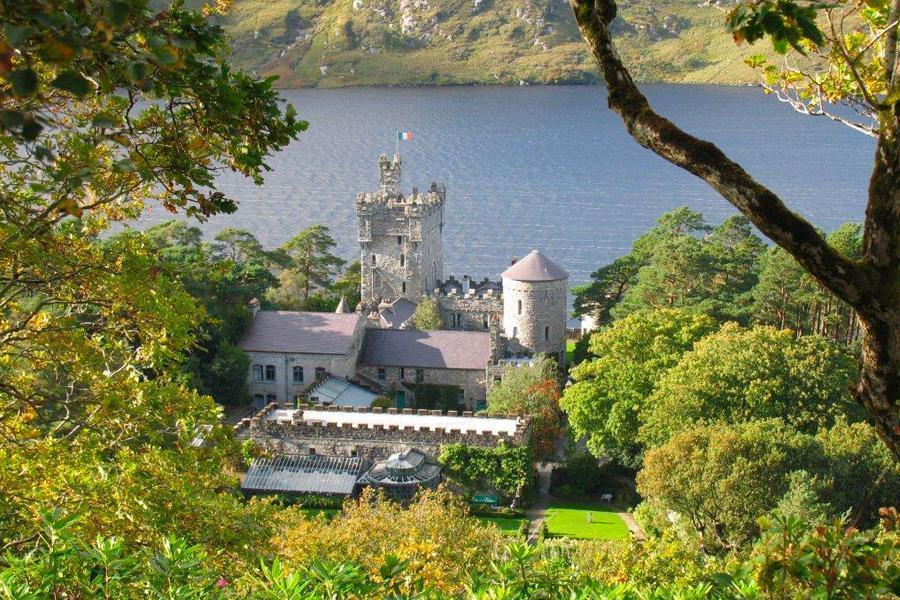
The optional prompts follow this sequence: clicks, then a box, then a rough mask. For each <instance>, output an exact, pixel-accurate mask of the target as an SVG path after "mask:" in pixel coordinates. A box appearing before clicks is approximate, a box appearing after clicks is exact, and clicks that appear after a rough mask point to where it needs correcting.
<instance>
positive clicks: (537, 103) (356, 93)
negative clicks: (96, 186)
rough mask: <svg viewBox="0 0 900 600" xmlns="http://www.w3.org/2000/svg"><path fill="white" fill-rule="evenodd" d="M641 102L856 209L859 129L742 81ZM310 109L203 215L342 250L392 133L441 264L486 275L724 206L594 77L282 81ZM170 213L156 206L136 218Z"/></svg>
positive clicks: (581, 273)
mask: <svg viewBox="0 0 900 600" xmlns="http://www.w3.org/2000/svg"><path fill="white" fill-rule="evenodd" d="M644 89H645V91H646V92H647V94H648V96H649V97H650V100H651V102H652V103H653V105H654V107H655V108H656V109H657V110H658V111H659V112H661V113H662V114H664V115H667V116H668V117H669V118H671V119H672V120H673V121H674V122H675V123H677V124H678V125H679V126H681V127H682V128H684V129H686V130H687V131H688V132H691V133H693V134H695V135H698V136H700V137H705V138H707V139H710V140H711V141H713V142H715V143H716V144H718V145H719V146H720V147H721V148H722V149H723V150H724V151H725V152H726V153H728V154H730V155H731V157H732V158H733V159H735V160H737V161H738V162H740V163H741V164H743V166H744V167H745V168H746V169H747V170H748V171H749V172H750V173H751V174H752V175H754V176H755V177H756V178H757V179H758V180H759V181H761V182H762V183H764V184H765V185H767V186H769V187H771V188H772V189H773V190H774V191H775V192H776V193H778V194H780V195H781V197H782V199H783V200H784V201H785V202H786V203H787V204H788V205H789V206H790V207H791V208H792V209H793V210H795V211H797V212H799V213H801V214H803V215H804V216H806V217H807V218H809V219H810V220H811V221H812V222H813V223H814V224H815V225H816V226H818V227H821V228H823V229H826V230H831V229H834V228H835V227H837V226H838V225H840V224H841V223H844V222H846V221H861V220H862V218H863V216H864V210H865V198H866V196H865V192H866V183H867V181H868V177H869V170H870V166H871V164H872V153H873V150H874V142H873V140H872V139H871V138H868V137H866V136H864V135H862V134H859V133H856V132H854V131H851V130H849V129H848V128H846V127H843V126H841V125H838V124H836V123H832V122H830V121H826V120H825V119H822V118H812V117H803V116H800V115H797V114H795V113H793V112H792V111H791V110H790V109H789V108H787V107H786V106H785V105H783V104H780V103H779V102H778V101H777V100H775V99H774V98H771V97H765V96H763V95H762V93H761V92H760V91H759V90H757V89H753V88H746V87H720V86H678V85H663V84H660V85H647V86H644ZM282 95H283V97H284V98H285V99H286V100H287V101H289V102H291V103H293V104H294V106H295V107H296V108H297V111H298V112H299V114H300V116H301V117H302V118H304V119H306V120H308V121H309V122H310V128H309V131H308V132H307V133H306V134H304V135H303V136H302V138H301V140H300V141H299V142H296V143H294V144H292V145H291V146H290V147H288V148H287V149H286V150H285V151H284V152H282V153H280V154H278V155H276V156H274V157H272V158H271V159H270V160H269V165H270V166H271V167H272V172H270V173H269V174H268V175H267V176H266V182H265V184H264V185H262V186H259V187H257V186H255V185H253V184H252V182H250V181H248V180H245V179H243V178H241V177H237V176H235V175H233V174H225V175H223V176H222V177H220V179H219V185H220V189H222V190H223V191H224V192H226V193H227V194H228V195H229V196H231V197H233V198H235V199H238V200H239V201H240V208H239V210H238V212H237V213H236V214H233V215H224V216H219V217H215V218H213V219H211V220H210V221H209V222H208V223H206V224H204V225H203V229H204V231H206V232H208V233H212V232H215V231H218V230H219V229H221V228H223V227H227V226H235V227H241V228H244V229H248V230H250V231H251V232H253V234H254V235H256V236H257V237H258V238H259V239H260V240H261V241H262V242H263V243H264V244H265V245H267V246H276V245H278V244H281V243H282V242H284V241H285V240H287V239H288V238H290V237H291V236H293V235H294V234H296V233H297V232H299V231H300V230H301V229H303V228H305V227H307V226H309V225H311V224H314V223H323V224H325V225H327V226H328V227H329V228H330V229H331V231H332V233H333V235H334V237H335V239H336V240H337V242H338V244H339V248H338V251H339V254H341V255H342V256H344V257H345V258H351V257H355V256H356V222H355V215H354V200H355V198H356V194H357V192H360V191H364V190H374V189H377V187H378V170H377V159H378V156H379V155H380V154H381V153H388V154H391V153H393V152H394V147H395V139H396V131H397V130H398V129H399V130H404V131H412V132H414V139H413V140H412V141H403V142H400V153H401V155H402V158H403V189H404V190H405V191H406V192H408V191H409V190H410V189H411V188H412V187H413V186H416V187H418V188H420V189H425V188H427V187H428V186H429V185H430V183H431V182H432V181H435V180H439V181H441V180H442V181H443V182H444V183H445V185H446V186H447V204H446V208H445V213H444V214H445V219H446V221H445V222H446V224H445V227H444V261H445V267H444V273H445V274H446V275H449V274H454V275H457V276H462V275H464V274H468V275H472V276H473V277H481V276H492V277H493V276H496V275H497V274H499V273H500V272H501V271H502V270H503V269H504V268H505V266H506V265H508V264H509V260H510V258H512V257H521V256H523V255H525V254H526V253H527V252H529V251H530V250H531V249H533V248H539V249H541V250H542V251H543V252H544V253H545V254H547V255H548V256H550V257H551V258H553V259H555V260H556V261H557V262H559V263H561V264H562V265H563V266H564V267H565V268H566V269H567V270H568V271H569V272H570V273H571V275H572V278H571V282H572V283H573V284H575V283H579V282H582V281H584V280H585V279H587V277H588V276H589V274H590V273H591V271H593V270H594V269H596V268H597V267H598V266H600V265H602V264H605V263H607V262H609V261H611V260H612V259H614V258H616V257H617V256H620V255H622V254H624V253H626V252H628V250H629V248H630V246H631V243H632V241H633V240H634V239H635V238H636V237H637V236H639V235H640V234H641V233H642V232H644V231H645V230H646V229H647V228H649V227H651V226H652V225H653V223H654V221H655V220H656V218H657V217H658V216H659V215H660V214H662V213H663V212H665V211H667V210H669V209H671V208H674V207H676V206H680V205H688V206H690V207H691V208H694V209H696V210H699V211H701V212H703V213H704V215H706V217H707V219H708V220H709V221H710V222H713V223H718V222H720V221H721V220H722V219H723V218H724V217H726V216H728V215H730V214H733V212H734V211H733V209H731V207H730V206H729V205H728V204H727V203H726V202H725V201H724V200H723V199H721V198H720V197H719V196H718V195H716V194H715V192H713V191H712V190H711V189H709V188H708V187H707V186H706V185H705V184H703V183H702V182H700V181H699V180H698V179H696V178H694V177H693V176H691V175H689V174H687V173H685V172H683V171H681V170H680V169H677V168H675V167H673V166H671V165H669V164H668V163H666V162H665V161H663V160H662V159H659V158H657V157H656V156H655V155H654V154H652V153H651V152H650V151H649V150H645V149H643V148H641V147H640V146H638V145H637V144H636V143H634V142H633V141H632V140H631V138H629V137H628V136H627V134H626V133H625V131H624V129H623V127H622V124H621V122H620V121H619V119H618V118H617V117H616V116H615V115H614V114H613V113H612V112H611V111H609V110H608V109H607V108H606V99H605V95H604V91H603V88H600V87H593V86H562V87H519V88H500V87H498V88H489V87H445V88H410V89H398V88H363V89H342V90H284V91H283V92H282ZM169 218H171V215H169V214H168V213H166V212H165V211H164V210H162V209H159V208H157V209H156V210H155V211H153V212H151V213H149V214H148V215H147V216H146V217H145V218H143V219H142V221H141V223H140V224H139V225H140V226H146V225H147V224H152V223H157V222H160V221H163V220H167V219H169Z"/></svg>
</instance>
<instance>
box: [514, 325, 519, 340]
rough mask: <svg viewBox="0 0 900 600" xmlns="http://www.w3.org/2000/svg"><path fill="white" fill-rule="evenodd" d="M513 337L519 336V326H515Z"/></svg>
mask: <svg viewBox="0 0 900 600" xmlns="http://www.w3.org/2000/svg"><path fill="white" fill-rule="evenodd" d="M513 337H514V338H517V337H519V328H518V327H513Z"/></svg>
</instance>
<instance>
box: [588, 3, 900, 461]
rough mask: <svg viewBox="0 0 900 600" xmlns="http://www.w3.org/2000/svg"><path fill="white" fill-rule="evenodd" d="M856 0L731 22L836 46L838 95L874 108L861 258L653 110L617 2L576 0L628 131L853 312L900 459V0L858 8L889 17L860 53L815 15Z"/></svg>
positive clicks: (872, 388) (747, 34)
mask: <svg viewBox="0 0 900 600" xmlns="http://www.w3.org/2000/svg"><path fill="white" fill-rule="evenodd" d="M852 7H863V5H861V4H859V3H856V2H850V0H838V1H837V2H833V3H829V4H821V5H817V4H802V5H801V3H798V2H796V1H795V0H783V1H780V2H777V3H776V2H773V1H772V0H762V1H757V0H754V1H750V0H745V1H742V2H739V3H738V4H737V6H735V7H734V8H733V9H732V11H731V13H730V17H729V27H730V28H731V30H732V31H733V33H734V34H735V37H736V39H738V40H741V39H745V40H747V41H748V42H754V41H756V40H758V39H760V38H763V37H767V36H768V37H770V38H771V39H772V40H773V42H774V44H775V48H776V50H782V51H783V50H786V49H787V46H788V45H791V46H794V47H795V48H796V47H802V44H812V45H814V46H817V47H822V46H825V47H828V44H831V46H830V47H831V48H833V49H835V50H837V52H838V53H839V54H840V56H841V57H842V60H843V63H839V64H842V65H843V67H844V68H842V69H841V72H842V73H844V74H846V76H849V77H851V78H852V79H854V80H855V85H856V86H858V87H857V88H852V87H851V88H845V90H844V91H843V92H842V94H841V96H842V97H844V98H847V99H849V100H850V101H851V102H854V101H859V102H865V103H867V106H868V107H869V108H870V109H871V110H872V112H873V114H875V115H877V122H878V134H877V144H876V151H875V164H874V168H873V170H872V176H871V178H870V181H869V190H868V205H867V210H866V220H865V224H864V227H863V248H862V253H861V256H860V258H859V259H851V258H849V257H847V256H844V255H843V254H842V253H840V252H838V251H837V250H835V249H834V248H832V247H831V246H829V244H828V243H827V241H826V240H825V239H824V237H823V236H822V235H821V234H819V233H818V232H817V231H816V230H815V228H814V227H813V226H812V225H810V224H809V223H808V222H807V221H806V220H805V219H803V218H802V217H801V216H799V215H798V214H796V213H794V212H791V211H790V210H789V209H788V207H787V206H785V204H784V202H782V200H781V199H780V198H779V197H778V196H777V195H776V194H774V193H773V192H772V191H771V190H769V189H767V188H766V187H765V186H763V185H761V184H760V183H758V182H757V181H756V180H754V179H753V178H752V177H751V176H750V175H749V174H748V173H747V172H746V171H745V170H744V169H743V168H741V166H740V165H738V164H737V163H735V162H734V161H732V160H730V159H729V158H728V157H727V156H726V155H725V154H724V153H723V152H722V151H721V150H719V149H718V148H717V147H716V146H715V145H713V144H711V143H709V142H707V141H705V140H701V139H698V138H696V137H694V136H691V135H689V134H688V133H685V132H684V131H682V130H681V129H679V128H678V127H677V126H675V125H674V124H673V123H672V122H671V121H669V120H667V119H665V118H664V117H662V116H660V115H659V114H657V113H656V112H655V111H654V110H653V109H652V108H651V106H650V103H649V102H648V101H647V98H646V97H645V96H644V95H643V94H642V93H641V91H640V90H639V89H638V87H637V86H636V85H635V83H634V80H633V79H632V78H631V75H630V74H629V72H628V70H627V68H626V67H625V65H624V64H623V63H622V60H621V59H620V58H619V54H618V53H617V52H616V49H615V44H614V43H613V41H612V36H611V35H610V30H609V27H610V23H612V21H613V19H614V18H615V16H616V3H615V0H572V8H573V10H574V12H575V19H576V22H577V23H578V26H579V28H580V30H581V33H582V35H583V37H584V39H585V42H586V43H587V45H588V47H589V48H590V50H591V52H592V53H593V55H594V58H595V59H596V60H597V63H598V65H599V67H600V71H601V73H602V75H603V79H604V81H605V82H606V87H607V99H608V104H609V107H610V108H611V109H612V110H613V111H615V112H616V113H617V114H618V115H619V116H620V117H621V118H622V120H623V122H624V124H625V127H626V129H627V131H628V133H629V134H630V135H631V136H632V137H633V138H634V139H635V140H636V141H637V142H638V143H639V144H641V145H643V146H645V147H647V148H649V149H650V150H652V151H653V152H655V153H656V154H658V155H659V156H661V157H662V158H664V159H666V160H668V161H669V162H671V163H672V164H674V165H676V166H679V167H681V168H683V169H685V170H687V171H688V172H690V173H693V174H694V175H696V176H697V177H699V178H701V179H702V180H704V181H705V182H706V183H707V184H709V185H710V186H711V187H712V188H713V189H715V190H716V191H717V192H719V194H721V195H722V197H723V198H725V199H726V200H727V201H728V202H730V203H731V204H732V205H734V206H735V207H736V208H737V209H738V210H739V211H740V212H741V213H742V214H744V215H745V216H746V217H747V218H748V219H749V220H750V221H751V222H752V223H753V224H754V225H756V227H757V228H758V229H759V230H760V231H761V232H762V233H763V234H765V235H766V236H767V237H768V238H769V239H771V240H772V241H773V242H774V243H775V244H777V245H778V246H780V247H782V248H784V249H785V250H786V251H787V252H788V253H789V254H791V255H792V256H793V257H794V258H795V259H796V260H797V262H798V263H800V265H801V266H802V267H803V268H804V270H806V271H807V272H808V273H810V275H812V277H813V278H815V279H816V281H818V282H819V283H820V284H821V285H822V286H823V287H825V288H826V289H828V290H829V291H831V292H832V293H833V294H834V295H835V296H837V297H838V298H839V299H841V300H842V301H844V302H846V303H847V304H848V305H850V306H851V307H852V308H853V309H854V310H855V311H856V313H857V315H858V317H859V322H860V327H861V330H862V355H861V361H860V362H861V368H860V376H859V379H858V382H857V383H856V386H855V389H854V395H855V397H856V399H857V401H859V402H860V404H862V406H863V407H864V408H865V409H866V411H867V412H868V413H869V415H870V416H871V418H872V419H873V420H874V422H875V424H876V426H877V429H878V433H879V436H880V437H881V439H882V440H883V441H884V443H885V444H887V446H888V447H889V448H890V449H891V452H892V453H893V454H894V457H895V458H897V459H900V404H898V398H900V284H898V283H897V282H900V224H898V220H897V214H898V213H900V72H898V71H900V69H898V67H897V62H898V50H897V37H898V18H900V0H873V1H871V2H867V3H865V6H864V8H861V10H866V11H873V12H872V13H871V15H872V16H871V18H870V20H874V22H878V23H883V28H882V29H880V30H879V31H878V32H876V33H874V34H873V35H872V38H873V42H877V43H873V44H871V45H867V44H865V43H863V44H862V45H861V49H860V53H857V54H854V55H850V54H849V53H848V52H847V48H846V45H844V44H843V43H841V39H840V38H839V36H832V38H831V39H826V38H825V36H823V35H822V32H821V31H820V29H819V27H818V26H817V24H816V22H815V16H816V12H817V10H825V11H829V10H834V9H836V8H837V9H843V8H852ZM826 16H828V13H826ZM857 47H859V46H857ZM879 54H880V55H879ZM848 56H852V57H858V58H859V57H862V58H864V57H867V56H868V57H874V58H872V61H871V62H870V63H867V64H872V65H873V67H874V69H873V71H872V76H871V77H866V78H863V77H861V76H860V74H859V67H858V65H857V64H856V58H852V57H851V58H850V60H847V57H848ZM866 60H868V59H866ZM871 81H876V82H878V83H877V85H873V84H872V83H871ZM867 82H869V83H867Z"/></svg>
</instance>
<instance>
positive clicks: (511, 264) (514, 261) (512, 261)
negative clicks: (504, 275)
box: [509, 256, 519, 266]
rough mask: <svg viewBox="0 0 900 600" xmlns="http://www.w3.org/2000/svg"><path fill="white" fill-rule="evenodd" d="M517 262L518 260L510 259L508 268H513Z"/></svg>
mask: <svg viewBox="0 0 900 600" xmlns="http://www.w3.org/2000/svg"><path fill="white" fill-rule="evenodd" d="M517 262H519V259H518V258H516V257H515V256H513V257H512V260H511V261H509V266H513V265H514V264H516V263H517Z"/></svg>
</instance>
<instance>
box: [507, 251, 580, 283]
mask: <svg viewBox="0 0 900 600" xmlns="http://www.w3.org/2000/svg"><path fill="white" fill-rule="evenodd" d="M501 277H503V278H504V279H514V280H516V281H557V280H560V279H568V277H569V274H568V273H566V272H565V271H564V270H563V268H562V267H560V266H559V265H558V264H556V263H555V262H553V261H552V260H550V259H549V258H547V257H546V256H544V255H543V254H541V253H540V252H539V251H537V250H532V251H531V252H530V253H529V254H528V256H526V257H525V258H523V259H522V260H520V261H518V262H516V264H514V265H513V266H511V267H510V268H508V269H507V270H505V271H503V273H502V274H501Z"/></svg>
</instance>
